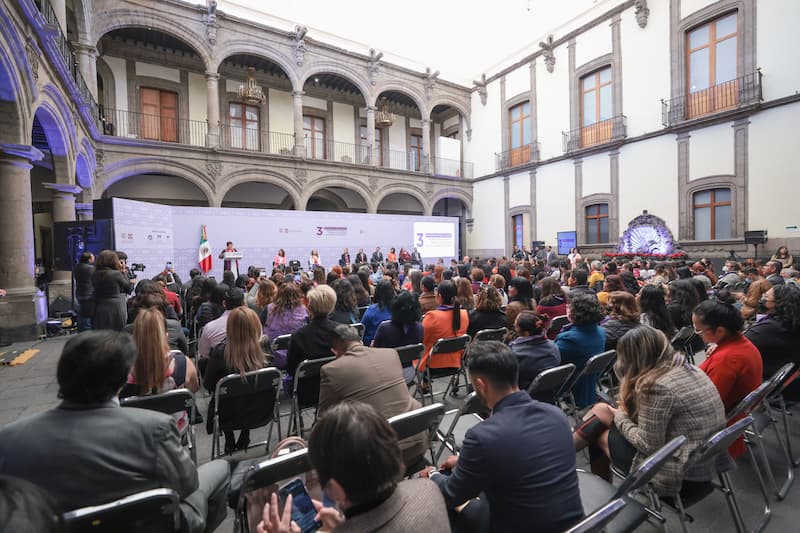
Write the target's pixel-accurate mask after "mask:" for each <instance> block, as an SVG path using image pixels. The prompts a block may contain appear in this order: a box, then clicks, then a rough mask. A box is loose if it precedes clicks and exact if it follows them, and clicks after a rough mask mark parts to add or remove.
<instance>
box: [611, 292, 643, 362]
mask: <svg viewBox="0 0 800 533" xmlns="http://www.w3.org/2000/svg"><path fill="white" fill-rule="evenodd" d="M640 323H641V322H640V319H639V304H638V303H636V298H634V296H633V295H632V294H631V293H629V292H627V291H614V292H612V293H611V294H610V295H609V298H608V316H607V317H606V320H605V321H603V322H602V324H601V325H602V327H603V329H604V330H606V350H613V349H615V348H616V347H617V341H618V340H619V339H620V338H621V337H622V336H623V335H625V333H627V332H628V331H630V330H632V329H633V328H635V327H637V326H638V325H639V324H640Z"/></svg>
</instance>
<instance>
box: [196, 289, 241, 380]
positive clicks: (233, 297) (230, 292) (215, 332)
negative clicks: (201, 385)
mask: <svg viewBox="0 0 800 533" xmlns="http://www.w3.org/2000/svg"><path fill="white" fill-rule="evenodd" d="M214 294H215V298H214V299H215V300H221V301H222V307H223V309H225V311H223V313H222V314H221V315H220V316H219V318H216V319H214V320H212V321H211V322H209V323H208V324H206V325H205V327H204V328H203V332H202V333H201V334H200V340H199V341H198V342H197V356H198V358H200V359H205V358H207V357H208V356H209V354H210V353H211V350H213V349H214V347H215V346H217V345H218V344H219V343H221V342H222V341H224V340H225V335H226V331H227V325H228V315H229V314H230V312H231V311H232V310H234V309H236V308H237V307H241V306H242V305H244V293H243V292H242V291H240V290H239V289H237V288H235V287H234V288H230V289H229V288H228V286H227V285H225V284H221V285H217V288H216V289H214ZM220 296H221V298H220ZM200 369H201V370H203V367H202V365H201V367H200Z"/></svg>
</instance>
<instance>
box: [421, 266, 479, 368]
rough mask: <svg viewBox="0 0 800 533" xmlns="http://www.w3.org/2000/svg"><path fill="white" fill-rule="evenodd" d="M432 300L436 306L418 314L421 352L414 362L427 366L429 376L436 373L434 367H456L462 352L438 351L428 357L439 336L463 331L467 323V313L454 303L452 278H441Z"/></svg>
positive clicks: (442, 336) (454, 288)
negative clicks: (421, 314)
mask: <svg viewBox="0 0 800 533" xmlns="http://www.w3.org/2000/svg"><path fill="white" fill-rule="evenodd" d="M436 304H437V305H438V307H437V308H436V309H434V310H433V311H429V312H428V313H425V316H424V317H422V330H423V343H424V344H425V355H424V357H423V358H422V360H421V361H420V362H419V364H418V369H419V370H425V368H426V366H430V368H431V375H432V376H433V377H436V374H437V372H436V370H437V369H448V370H449V369H452V368H458V367H460V366H461V356H462V354H463V352H452V353H440V354H437V355H436V359H433V360H430V361H429V360H428V359H429V357H430V353H431V349H432V348H433V345H434V344H436V341H437V340H439V339H446V338H448V337H458V336H459V335H464V334H465V333H466V332H467V327H468V326H469V315H468V314H467V312H466V311H465V310H464V309H461V306H460V305H459V304H458V301H457V300H456V287H455V285H453V282H452V281H443V282H442V283H440V284H439V287H438V288H437V292H436ZM429 363H430V364H429Z"/></svg>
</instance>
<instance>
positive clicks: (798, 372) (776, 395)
mask: <svg viewBox="0 0 800 533" xmlns="http://www.w3.org/2000/svg"><path fill="white" fill-rule="evenodd" d="M798 377H800V363H795V365H794V367H792V370H791V371H790V372H789V373H788V374H787V375H786V379H784V380H783V382H782V383H780V385H778V387H777V388H776V389H775V390H774V391H773V393H772V394H771V395H770V397H769V398H768V399H767V401H768V402H769V404H770V405H771V406H772V405H775V404H777V406H778V409H779V410H780V414H781V418H782V419H783V436H784V438H785V439H786V452H787V453H788V454H789V460H790V461H791V463H792V466H800V457H795V455H794V452H793V451H792V439H791V436H790V433H789V417H790V416H791V415H792V413H791V412H790V411H789V409H788V408H787V407H786V400H785V399H784V398H783V393H784V391H785V390H786V388H787V387H788V386H789V385H790V384H791V383H792V382H793V381H794V380H795V379H797V378H798Z"/></svg>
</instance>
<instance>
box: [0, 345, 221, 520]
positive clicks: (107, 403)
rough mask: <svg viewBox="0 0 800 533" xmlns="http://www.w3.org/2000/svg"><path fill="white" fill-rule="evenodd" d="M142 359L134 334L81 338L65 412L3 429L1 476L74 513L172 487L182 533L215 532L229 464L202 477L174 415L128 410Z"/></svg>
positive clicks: (61, 366)
mask: <svg viewBox="0 0 800 533" xmlns="http://www.w3.org/2000/svg"><path fill="white" fill-rule="evenodd" d="M135 359H136V346H135V345H134V343H133V339H132V338H131V336H130V335H128V334H127V333H121V332H113V331H87V332H84V333H80V334H78V335H76V336H74V337H71V338H70V339H69V340H68V341H67V342H66V344H65V345H64V349H63V352H62V354H61V358H60V359H59V361H58V369H57V376H58V385H59V393H58V395H59V397H60V398H61V399H62V400H63V401H62V403H61V404H60V405H59V406H58V407H55V408H53V409H50V410H47V411H45V412H42V413H39V414H36V415H33V416H30V417H26V418H22V419H19V420H17V421H16V422H13V423H11V424H9V425H7V426H6V427H4V428H3V429H2V430H0V457H3V461H0V474H3V475H11V476H16V477H20V478H23V479H26V480H28V481H30V482H32V483H34V484H36V485H38V486H39V487H43V488H46V490H47V491H48V492H49V493H50V494H51V495H52V496H53V497H54V498H55V499H56V500H57V501H58V503H59V504H60V505H61V507H62V508H63V509H64V510H65V511H69V510H72V509H76V508H79V507H87V506H91V505H100V504H104V503H108V502H111V501H113V500H117V499H119V498H122V497H124V496H128V495H130V494H134V493H136V492H140V491H143V490H148V489H153V488H159V487H165V488H170V489H173V490H175V491H177V492H178V494H179V496H180V499H181V504H180V514H181V531H188V532H193V533H194V532H196V533H199V532H202V531H213V530H214V529H215V528H216V527H217V526H218V525H219V524H220V523H221V522H222V521H223V520H224V518H225V514H226V497H227V492H228V485H229V477H230V474H229V467H228V463H227V462H226V461H219V460H218V461H211V462H209V463H206V464H204V465H202V466H200V467H199V468H196V467H195V465H194V463H193V462H192V460H191V458H190V457H189V453H188V452H187V451H186V449H185V448H184V447H183V446H181V441H180V436H179V433H178V428H177V427H176V425H175V422H174V421H173V419H172V418H171V417H170V416H168V415H165V414H162V413H157V412H155V411H147V410H144V409H131V408H121V407H120V406H119V402H117V401H116V398H115V397H116V395H117V393H118V392H119V391H120V389H121V388H122V386H123V385H124V384H125V381H126V380H127V378H128V374H129V373H130V371H131V367H132V366H133V363H134V360H135Z"/></svg>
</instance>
